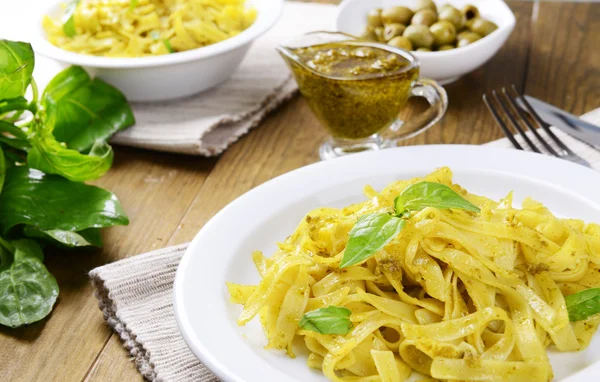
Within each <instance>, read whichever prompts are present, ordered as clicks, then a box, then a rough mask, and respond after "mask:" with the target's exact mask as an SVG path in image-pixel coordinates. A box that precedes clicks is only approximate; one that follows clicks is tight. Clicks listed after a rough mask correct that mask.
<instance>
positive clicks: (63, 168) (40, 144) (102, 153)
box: [27, 128, 114, 182]
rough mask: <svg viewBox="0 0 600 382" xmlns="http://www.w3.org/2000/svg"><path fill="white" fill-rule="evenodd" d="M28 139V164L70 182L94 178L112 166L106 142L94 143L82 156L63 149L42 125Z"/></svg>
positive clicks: (74, 151)
mask: <svg viewBox="0 0 600 382" xmlns="http://www.w3.org/2000/svg"><path fill="white" fill-rule="evenodd" d="M29 142H30V143H31V146H32V148H31V149H30V150H29V152H28V153H27V163H28V164H29V166H30V167H32V168H35V169H38V170H41V171H43V172H45V173H47V174H56V175H60V176H63V177H65V178H67V179H68V180H70V181H73V182H84V181H86V180H93V179H98V178H100V177H101V176H102V175H104V174H106V172H107V171H108V170H110V167H111V166H112V161H113V157H114V153H113V150H112V147H110V145H109V144H108V143H106V142H98V143H97V144H96V145H95V146H93V147H92V149H91V150H90V153H89V154H87V155H85V154H81V153H80V152H79V151H77V150H72V149H67V148H65V147H64V146H63V145H62V144H61V143H60V142H58V141H57V140H56V139H54V137H53V136H52V133H51V132H49V131H47V130H44V129H43V128H38V130H37V132H36V134H35V135H33V136H32V137H31V138H30V141H29Z"/></svg>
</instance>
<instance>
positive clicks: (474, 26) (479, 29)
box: [467, 17, 498, 37]
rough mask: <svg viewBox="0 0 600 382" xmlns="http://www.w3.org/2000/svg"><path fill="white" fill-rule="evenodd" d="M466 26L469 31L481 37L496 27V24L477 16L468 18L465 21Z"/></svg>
mask: <svg viewBox="0 0 600 382" xmlns="http://www.w3.org/2000/svg"><path fill="white" fill-rule="evenodd" d="M467 27H468V28H469V29H470V30H471V32H475V33H477V34H479V35H482V36H483V37H485V36H487V35H489V34H490V33H492V32H493V31H495V30H496V29H498V25H496V24H494V23H493V22H491V21H488V20H486V19H482V18H479V17H478V18H475V19H471V20H469V21H468V22H467Z"/></svg>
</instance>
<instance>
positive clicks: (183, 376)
mask: <svg viewBox="0 0 600 382" xmlns="http://www.w3.org/2000/svg"><path fill="white" fill-rule="evenodd" d="M582 118H583V119H585V120H587V121H589V122H591V123H595V124H598V125H600V109H596V110H594V111H592V112H590V113H588V114H586V115H584V116H583V117H582ZM555 133H556V135H557V136H558V137H559V138H560V139H562V140H563V141H564V142H565V144H566V145H567V146H569V147H570V148H571V149H572V150H573V151H574V152H576V153H577V154H579V155H580V156H581V157H583V158H584V159H586V160H587V161H588V162H589V163H590V164H592V167H593V168H595V169H596V170H600V152H599V151H597V150H595V149H593V148H592V147H590V146H588V145H587V144H585V143H583V142H580V141H578V140H576V139H574V138H571V137H570V136H568V135H566V134H564V133H562V132H561V131H558V130H556V129H555ZM518 138H520V137H518ZM487 146H491V147H505V148H511V147H512V145H511V143H510V141H509V140H508V139H506V138H504V139H500V140H497V141H494V142H490V143H488V144H487ZM186 248H187V244H183V245H179V246H176V247H171V248H166V249H162V250H158V251H154V252H150V253H146V254H143V255H139V256H134V257H130V258H127V259H124V260H120V261H117V262H115V263H112V264H108V265H104V266H102V267H99V268H96V269H94V270H92V271H91V272H90V277H91V279H92V283H93V285H94V287H95V289H96V297H97V298H98V300H99V305H100V309H101V310H102V312H103V313H104V318H105V319H106V321H107V323H108V325H110V326H111V327H112V328H113V330H114V331H115V332H116V333H117V334H118V335H119V336H120V337H121V339H122V340H123V344H124V345H125V348H127V350H129V352H130V354H131V355H132V356H133V357H134V362H135V364H136V366H137V367H138V369H139V371H140V373H141V374H142V375H143V376H144V377H145V378H146V379H148V380H150V381H165V382H166V381H173V382H175V381H177V382H192V381H200V382H217V381H219V380H218V378H217V377H215V376H214V375H213V374H212V373H211V372H210V371H209V370H208V369H207V368H206V367H204V366H203V365H202V364H201V363H200V361H198V359H197V358H196V357H195V356H194V355H193V354H192V352H191V351H190V350H189V349H188V347H187V345H186V344H185V342H184V340H183V338H182V337H181V334H179V330H178V328H177V323H176V322H175V316H174V313H173V301H172V293H173V281H174V279H175V272H176V270H177V265H178V264H179V261H180V260H181V257H182V256H183V254H184V252H185V250H186Z"/></svg>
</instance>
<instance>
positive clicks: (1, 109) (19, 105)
mask: <svg viewBox="0 0 600 382" xmlns="http://www.w3.org/2000/svg"><path fill="white" fill-rule="evenodd" d="M32 65H33V64H32ZM0 70H1V69H0ZM3 97H4V95H3V94H2V90H0V115H1V114H4V113H8V112H9V111H15V110H25V109H27V106H28V105H29V101H27V99H25V97H16V98H11V99H4V98H3Z"/></svg>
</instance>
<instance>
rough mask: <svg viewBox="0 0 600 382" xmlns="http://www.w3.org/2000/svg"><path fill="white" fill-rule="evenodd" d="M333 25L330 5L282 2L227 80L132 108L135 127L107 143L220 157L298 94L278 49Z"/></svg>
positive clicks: (332, 7) (333, 8) (332, 9)
mask: <svg viewBox="0 0 600 382" xmlns="http://www.w3.org/2000/svg"><path fill="white" fill-rule="evenodd" d="M332 20H335V7H334V6H333V5H324V4H307V3H296V2H286V4H285V6H284V10H283V16H282V18H281V19H280V20H279V22H278V23H277V24H276V25H275V26H274V27H273V28H272V29H271V30H270V31H269V32H267V33H266V34H265V35H264V36H262V37H260V38H259V39H257V40H256V41H255V42H254V44H253V46H252V47H251V48H250V51H249V52H248V55H247V56H246V58H245V59H244V61H243V62H242V64H241V65H240V67H239V68H238V70H237V71H236V72H235V73H234V75H233V77H232V78H231V79H229V80H228V81H227V82H225V83H223V84H222V85H220V86H218V87H216V88H213V89H211V90H208V91H206V92H203V93H201V94H198V95H195V96H191V97H189V98H184V99H178V100H173V101H169V102H156V103H134V104H133V105H132V106H133V111H134V113H135V117H136V124H135V125H134V126H132V127H130V128H129V129H127V130H124V131H121V132H119V133H118V134H116V135H115V136H114V137H113V138H112V140H111V142H113V143H116V144H122V145H127V146H134V147H141V148H145V149H151V150H159V151H169V152H176V153H184V154H192V155H203V156H213V155H218V154H220V153H221V152H223V151H224V150H225V149H226V148H227V147H228V146H229V145H231V144H232V143H233V142H235V141H236V140H238V139H239V138H240V137H241V136H242V135H243V134H246V133H247V132H248V131H249V130H250V129H252V128H253V127H255V126H257V125H258V124H259V123H260V122H261V121H262V120H263V119H264V118H265V116H266V115H267V114H268V113H269V112H270V111H271V110H273V109H275V108H276V107H278V106H279V105H281V104H282V103H283V102H284V101H285V100H287V99H288V98H290V97H291V96H292V95H293V94H294V93H295V92H296V90H297V86H296V82H295V81H294V80H293V79H292V77H291V74H290V71H289V69H288V68H287V66H286V65H285V63H284V61H283V59H282V58H281V57H279V54H278V53H277V51H276V50H275V48H276V47H277V45H279V44H281V43H282V42H284V41H285V40H288V39H291V38H294V37H297V36H300V35H302V34H304V33H306V32H310V31H316V30H326V29H331V27H332Z"/></svg>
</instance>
